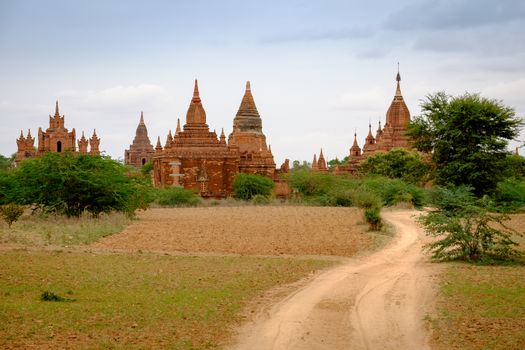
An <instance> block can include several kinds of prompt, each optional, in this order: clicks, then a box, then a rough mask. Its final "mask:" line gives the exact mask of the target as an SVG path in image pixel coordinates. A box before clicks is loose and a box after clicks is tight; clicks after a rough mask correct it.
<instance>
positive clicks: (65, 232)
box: [0, 213, 132, 246]
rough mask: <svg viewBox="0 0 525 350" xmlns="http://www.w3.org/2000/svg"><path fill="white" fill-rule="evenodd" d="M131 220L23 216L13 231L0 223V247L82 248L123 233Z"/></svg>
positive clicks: (115, 216) (118, 215)
mask: <svg viewBox="0 0 525 350" xmlns="http://www.w3.org/2000/svg"><path fill="white" fill-rule="evenodd" d="M131 222H132V219H130V218H128V217H127V216H126V215H124V214H122V213H112V214H109V215H106V214H102V215H100V217H99V218H97V219H95V218H92V217H91V216H89V215H84V216H81V217H80V218H67V217H65V216H58V215H57V216H55V215H49V216H47V217H41V216H39V215H29V214H25V215H23V216H22V217H21V218H20V220H19V221H17V222H15V223H13V226H12V227H11V229H9V228H8V226H7V224H5V223H3V222H1V223H0V243H14V244H22V245H27V246H43V245H59V246H70V245H81V244H89V243H92V242H94V241H96V240H97V239H99V238H101V237H104V236H107V235H111V234H113V233H117V232H120V231H122V229H123V228H124V227H125V226H126V225H128V224H130V223H131Z"/></svg>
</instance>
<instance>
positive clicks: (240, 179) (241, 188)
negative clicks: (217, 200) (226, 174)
mask: <svg viewBox="0 0 525 350" xmlns="http://www.w3.org/2000/svg"><path fill="white" fill-rule="evenodd" d="M232 186H233V196H234V197H235V198H237V199H243V200H250V199H252V198H253V197H254V196H255V195H262V196H266V197H269V196H270V195H271V193H272V190H273V188H274V187H275V183H274V182H273V181H272V179H269V178H267V177H265V176H261V175H254V174H244V173H239V174H237V175H235V178H234V179H233V184H232Z"/></svg>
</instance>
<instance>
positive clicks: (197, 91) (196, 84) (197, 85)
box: [193, 79, 199, 97]
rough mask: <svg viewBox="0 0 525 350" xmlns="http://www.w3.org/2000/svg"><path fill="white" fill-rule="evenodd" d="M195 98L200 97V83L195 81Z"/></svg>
mask: <svg viewBox="0 0 525 350" xmlns="http://www.w3.org/2000/svg"><path fill="white" fill-rule="evenodd" d="M193 97H199V83H198V82H197V79H195V86H194V88H193Z"/></svg>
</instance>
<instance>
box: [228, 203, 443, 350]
mask: <svg viewBox="0 0 525 350" xmlns="http://www.w3.org/2000/svg"><path fill="white" fill-rule="evenodd" d="M414 214H416V212H414V211H392V212H385V213H384V214H383V217H384V218H385V219H386V220H387V221H389V222H390V223H391V224H392V225H394V226H395V228H396V231H397V235H396V238H395V239H394V240H393V242H392V243H391V244H390V245H389V246H387V247H386V248H385V249H383V250H381V251H378V252H376V253H374V254H372V255H369V256H367V257H363V258H360V259H353V260H352V261H350V262H349V263H345V264H344V265H342V266H338V267H336V268H334V269H331V270H329V271H326V272H325V273H323V274H321V275H320V276H319V277H318V278H316V279H314V280H313V281H312V282H311V283H309V284H307V285H306V286H305V287H303V288H301V289H300V290H298V291H296V292H295V293H294V294H292V295H290V296H289V297H287V298H286V299H285V300H282V301H281V302H279V303H278V304H277V305H274V306H273V307H272V308H271V309H270V310H267V311H266V312H263V313H261V314H259V315H258V316H257V317H256V319H255V320H254V321H253V322H251V323H249V324H246V325H245V326H243V327H242V328H241V330H240V332H239V336H238V338H237V344H236V345H234V346H233V347H232V349H250V350H255V349H265V350H268V349H417V350H422V349H429V346H428V339H427V338H428V337H427V332H426V330H425V325H424V320H423V318H424V316H425V314H426V310H428V307H429V306H430V305H431V300H432V299H433V294H434V289H433V283H432V274H433V273H434V272H435V268H434V267H433V266H431V264H430V263H428V262H427V257H426V256H424V255H423V253H422V251H421V246H422V239H423V237H424V234H423V232H422V231H421V230H420V229H419V228H418V227H417V226H416V224H415V223H414V219H413V215H414Z"/></svg>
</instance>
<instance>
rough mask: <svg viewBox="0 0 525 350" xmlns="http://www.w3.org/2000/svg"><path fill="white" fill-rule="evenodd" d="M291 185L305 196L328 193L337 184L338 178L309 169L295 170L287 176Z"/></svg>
mask: <svg viewBox="0 0 525 350" xmlns="http://www.w3.org/2000/svg"><path fill="white" fill-rule="evenodd" d="M287 180H288V182H289V183H290V187H292V188H295V189H296V190H298V191H299V193H301V195H303V196H317V195H322V194H326V193H328V192H329V191H330V189H332V188H333V187H334V185H335V184H336V180H337V179H336V178H335V177H334V176H332V175H329V174H322V173H313V172H311V171H308V170H297V171H293V172H292V173H291V174H290V175H289V176H288V178H287Z"/></svg>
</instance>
